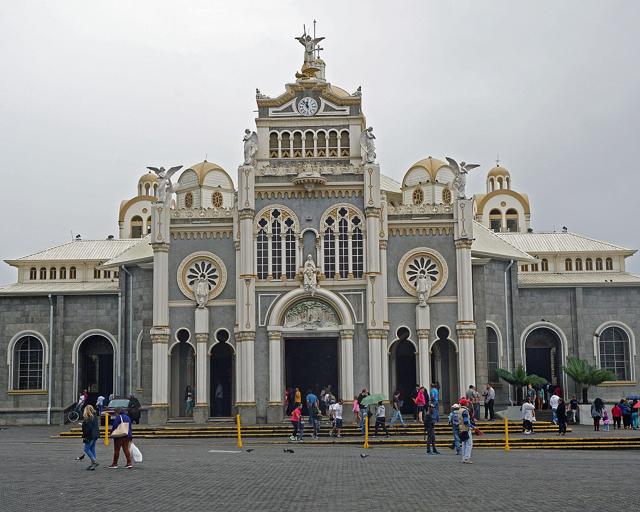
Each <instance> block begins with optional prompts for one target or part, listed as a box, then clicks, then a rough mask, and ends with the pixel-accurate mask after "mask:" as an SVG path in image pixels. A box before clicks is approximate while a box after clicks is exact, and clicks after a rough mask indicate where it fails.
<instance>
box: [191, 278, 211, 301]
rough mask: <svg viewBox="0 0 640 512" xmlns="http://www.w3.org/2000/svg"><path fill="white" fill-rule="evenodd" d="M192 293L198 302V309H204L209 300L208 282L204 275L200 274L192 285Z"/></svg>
mask: <svg viewBox="0 0 640 512" xmlns="http://www.w3.org/2000/svg"><path fill="white" fill-rule="evenodd" d="M193 294H194V295H195V297H196V302H197V303H198V309H204V308H205V306H206V305H207V301H208V300H209V283H208V282H207V280H206V279H205V277H204V276H200V277H199V278H198V280H197V281H196V284H195V286H194V287H193Z"/></svg>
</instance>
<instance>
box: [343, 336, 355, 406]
mask: <svg viewBox="0 0 640 512" xmlns="http://www.w3.org/2000/svg"><path fill="white" fill-rule="evenodd" d="M353 391H354V390H353V330H351V329H343V330H341V331H340V396H341V397H342V399H343V400H344V401H345V402H347V401H349V402H350V401H352V400H353V397H354V393H353Z"/></svg>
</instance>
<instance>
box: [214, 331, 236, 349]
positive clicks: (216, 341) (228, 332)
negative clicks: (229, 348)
mask: <svg viewBox="0 0 640 512" xmlns="http://www.w3.org/2000/svg"><path fill="white" fill-rule="evenodd" d="M220 331H227V334H228V335H229V337H228V338H227V341H225V342H224V343H228V344H229V345H231V331H230V330H229V329H227V328H226V327H218V328H217V329H216V330H215V331H213V345H216V344H218V343H223V342H221V341H218V337H217V336H218V333H219V332H220ZM213 345H212V346H213Z"/></svg>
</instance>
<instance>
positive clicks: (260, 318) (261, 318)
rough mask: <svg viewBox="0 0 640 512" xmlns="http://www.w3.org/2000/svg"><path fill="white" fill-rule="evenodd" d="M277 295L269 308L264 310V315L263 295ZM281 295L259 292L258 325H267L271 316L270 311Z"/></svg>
mask: <svg viewBox="0 0 640 512" xmlns="http://www.w3.org/2000/svg"><path fill="white" fill-rule="evenodd" d="M263 296H264V297H275V298H274V299H273V300H272V301H271V302H270V303H269V307H267V310H266V311H265V312H264V316H262V297H263ZM279 296H280V294H279V293H258V327H265V326H266V325H267V318H269V312H270V311H271V308H273V305H274V304H275V302H276V301H277V300H278V297H279Z"/></svg>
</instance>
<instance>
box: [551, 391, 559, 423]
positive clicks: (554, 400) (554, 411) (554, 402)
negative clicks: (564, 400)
mask: <svg viewBox="0 0 640 512" xmlns="http://www.w3.org/2000/svg"><path fill="white" fill-rule="evenodd" d="M559 400H560V397H559V396H558V395H556V394H555V393H554V394H553V395H551V398H549V407H551V421H553V422H554V423H555V424H556V425H557V424H558V402H559Z"/></svg>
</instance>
